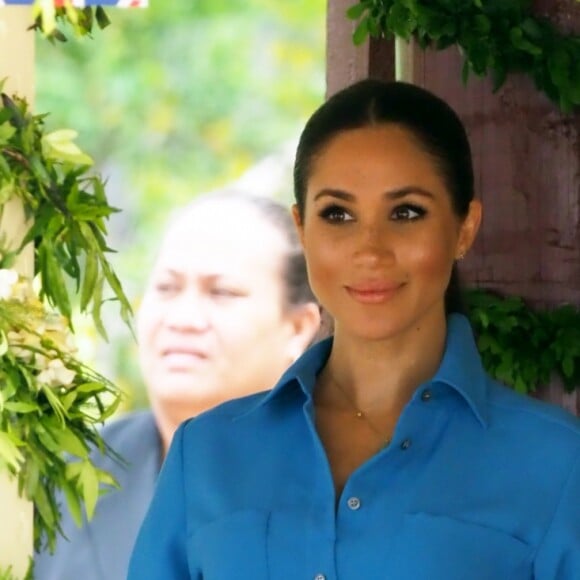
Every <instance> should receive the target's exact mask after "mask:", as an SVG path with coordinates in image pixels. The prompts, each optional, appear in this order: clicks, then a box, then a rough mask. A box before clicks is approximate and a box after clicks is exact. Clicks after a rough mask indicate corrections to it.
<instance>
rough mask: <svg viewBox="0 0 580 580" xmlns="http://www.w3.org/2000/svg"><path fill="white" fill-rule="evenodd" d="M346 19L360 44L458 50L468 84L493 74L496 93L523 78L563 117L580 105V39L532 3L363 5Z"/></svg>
mask: <svg viewBox="0 0 580 580" xmlns="http://www.w3.org/2000/svg"><path fill="white" fill-rule="evenodd" d="M347 15H348V17H349V18H351V19H352V20H355V21H357V26H356V29H355V31H354V34H353V40H354V42H355V43H356V44H360V43H362V42H363V41H364V40H365V39H366V38H367V37H368V36H369V35H370V36H372V37H387V38H388V37H391V36H393V35H394V36H397V37H400V38H403V39H405V40H407V41H409V40H411V39H412V38H414V39H415V40H416V41H417V43H418V44H419V46H420V47H422V48H426V47H432V48H435V49H436V50H442V49H445V48H448V47H450V46H456V47H457V48H458V49H459V51H460V52H461V55H462V56H463V59H464V64H463V81H464V82H466V81H467V79H468V77H469V75H470V74H472V73H473V74H476V75H479V76H484V75H488V74H489V75H490V76H491V78H492V80H493V88H494V90H497V89H499V88H500V87H501V86H502V85H503V84H504V82H505V80H506V78H507V75H509V74H511V73H522V74H526V75H528V76H530V77H531V78H532V79H533V81H534V83H535V85H536V87H537V88H538V89H539V90H540V91H543V92H544V93H545V94H546V95H547V96H548V97H549V98H550V99H551V100H552V101H554V102H555V103H556V104H557V105H558V106H559V107H560V109H561V110H562V111H564V112H571V111H572V110H573V109H574V108H575V107H578V106H579V105H580V82H578V79H580V36H578V35H577V34H569V35H566V34H562V33H561V32H559V31H558V30H557V29H556V28H555V27H554V26H553V25H552V24H551V23H550V22H549V21H548V20H546V19H544V18H540V17H537V16H534V15H533V13H532V2H531V1H530V0H471V1H467V2H458V1H457V0H360V1H359V2H358V3H356V4H354V5H353V6H351V7H350V8H349V10H348V12H347Z"/></svg>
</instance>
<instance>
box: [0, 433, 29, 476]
mask: <svg viewBox="0 0 580 580" xmlns="http://www.w3.org/2000/svg"><path fill="white" fill-rule="evenodd" d="M0 461H2V462H4V463H5V464H6V465H7V466H8V467H9V468H11V469H13V470H14V471H16V472H17V471H18V470H19V469H20V464H21V463H22V462H23V461H24V457H23V455H22V453H20V451H19V450H18V447H17V445H16V443H15V442H14V439H13V437H11V436H10V434H9V433H6V432H4V431H0Z"/></svg>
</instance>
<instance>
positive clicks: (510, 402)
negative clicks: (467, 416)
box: [488, 379, 580, 453]
mask: <svg viewBox="0 0 580 580" xmlns="http://www.w3.org/2000/svg"><path fill="white" fill-rule="evenodd" d="M488 393H489V411H490V424H491V426H492V427H493V426H494V425H503V426H505V425H511V426H512V427H513V429H514V430H515V431H517V432H519V433H520V434H521V436H524V435H525V437H526V438H527V440H528V441H529V443H530V445H541V446H544V445H549V446H551V445H554V446H556V448H560V449H561V448H562V447H566V448H567V449H569V451H572V452H576V453H580V418H578V417H576V416H574V415H573V414H572V413H570V412H569V411H567V410H566V409H564V408H563V407H561V406H559V405H555V404H552V403H547V402H544V401H541V400H538V399H536V398H534V397H533V396H531V395H523V394H520V393H518V392H516V391H514V390H513V389H510V388H508V387H506V386H504V385H502V384H500V383H498V382H496V381H493V380H491V379H489V390H488Z"/></svg>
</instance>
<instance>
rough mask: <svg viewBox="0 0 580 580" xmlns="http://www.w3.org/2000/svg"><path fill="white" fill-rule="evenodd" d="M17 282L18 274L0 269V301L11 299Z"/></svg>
mask: <svg viewBox="0 0 580 580" xmlns="http://www.w3.org/2000/svg"><path fill="white" fill-rule="evenodd" d="M17 282H18V272H15V271H14V270H6V269H5V268H3V269H0V300H9V299H10V298H12V292H13V289H14V286H15V285H16V283H17Z"/></svg>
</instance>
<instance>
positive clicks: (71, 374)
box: [36, 358, 76, 387]
mask: <svg viewBox="0 0 580 580" xmlns="http://www.w3.org/2000/svg"><path fill="white" fill-rule="evenodd" d="M75 376H76V373H75V371H71V370H70V369H68V368H67V367H65V366H64V363H63V362H62V360H61V359H59V358H55V359H52V360H51V361H50V362H49V363H48V365H47V367H46V369H45V370H43V371H42V372H40V373H39V374H38V377H36V378H37V380H38V382H39V383H41V384H44V385H48V386H49V387H68V386H69V385H70V384H71V383H72V382H73V380H74V378H75Z"/></svg>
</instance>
